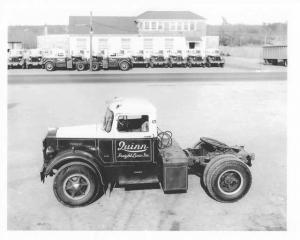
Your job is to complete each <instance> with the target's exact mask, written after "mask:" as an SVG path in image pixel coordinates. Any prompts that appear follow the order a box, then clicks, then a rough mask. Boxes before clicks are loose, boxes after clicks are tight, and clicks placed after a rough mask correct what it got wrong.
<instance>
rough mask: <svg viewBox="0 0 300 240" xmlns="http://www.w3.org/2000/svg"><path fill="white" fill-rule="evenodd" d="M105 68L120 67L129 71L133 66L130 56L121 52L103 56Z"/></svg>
mask: <svg viewBox="0 0 300 240" xmlns="http://www.w3.org/2000/svg"><path fill="white" fill-rule="evenodd" d="M102 67H103V69H111V68H114V69H120V70H121V71H128V70H129V69H131V68H132V62H131V59H130V57H126V56H122V55H119V54H112V55H110V56H108V57H105V58H103V65H102Z"/></svg>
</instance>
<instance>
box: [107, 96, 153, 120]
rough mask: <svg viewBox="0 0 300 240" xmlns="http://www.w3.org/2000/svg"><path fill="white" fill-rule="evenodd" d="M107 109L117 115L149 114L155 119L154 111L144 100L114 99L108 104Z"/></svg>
mask: <svg viewBox="0 0 300 240" xmlns="http://www.w3.org/2000/svg"><path fill="white" fill-rule="evenodd" d="M109 109H110V110H112V111H113V112H114V113H119V114H132V115H138V114H151V116H153V117H154V118H155V116H156V109H155V107H154V106H153V105H152V103H151V102H149V101H148V100H146V99H140V98H115V99H113V100H112V101H111V102H110V103H109Z"/></svg>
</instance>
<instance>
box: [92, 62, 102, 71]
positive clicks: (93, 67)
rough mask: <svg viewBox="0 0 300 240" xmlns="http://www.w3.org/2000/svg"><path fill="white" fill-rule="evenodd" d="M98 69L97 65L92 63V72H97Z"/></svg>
mask: <svg viewBox="0 0 300 240" xmlns="http://www.w3.org/2000/svg"><path fill="white" fill-rule="evenodd" d="M99 69H100V67H99V64H98V63H92V71H98V70H99Z"/></svg>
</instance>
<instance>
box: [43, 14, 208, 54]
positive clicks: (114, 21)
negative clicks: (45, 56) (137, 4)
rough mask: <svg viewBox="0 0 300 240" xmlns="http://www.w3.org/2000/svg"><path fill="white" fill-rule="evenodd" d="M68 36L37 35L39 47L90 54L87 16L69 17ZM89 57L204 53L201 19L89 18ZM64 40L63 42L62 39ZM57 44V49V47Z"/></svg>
mask: <svg viewBox="0 0 300 240" xmlns="http://www.w3.org/2000/svg"><path fill="white" fill-rule="evenodd" d="M68 29H69V33H68V35H65V36H63V38H64V40H60V41H58V39H57V36H51V35H47V36H39V37H38V46H39V47H40V48H46V47H50V46H51V47H55V48H58V47H60V45H62V42H63V45H64V47H66V46H67V48H68V50H69V52H70V54H72V55H77V54H84V55H86V56H89V54H90V52H89V50H90V17H89V16H70V17H69V26H68ZM92 31H93V38H92V46H93V54H114V53H121V54H137V53H143V54H145V55H150V54H152V53H163V54H164V53H175V52H181V53H182V54H184V53H186V52H189V51H198V52H201V53H204V52H205V46H206V21H205V18H203V17H201V16H199V15H197V14H195V13H192V12H189V11H148V12H145V13H143V14H141V15H139V16H137V17H105V16H94V17H93V18H92ZM66 39H67V40H66ZM58 45H59V46H58Z"/></svg>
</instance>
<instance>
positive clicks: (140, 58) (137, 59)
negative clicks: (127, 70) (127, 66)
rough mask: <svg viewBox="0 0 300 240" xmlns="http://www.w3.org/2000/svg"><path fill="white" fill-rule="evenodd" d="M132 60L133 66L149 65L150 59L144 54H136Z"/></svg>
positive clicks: (146, 66)
mask: <svg viewBox="0 0 300 240" xmlns="http://www.w3.org/2000/svg"><path fill="white" fill-rule="evenodd" d="M131 62H132V66H133V67H145V68H148V67H149V61H148V60H147V59H146V58H145V57H144V55H143V54H134V55H132V56H131Z"/></svg>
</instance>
